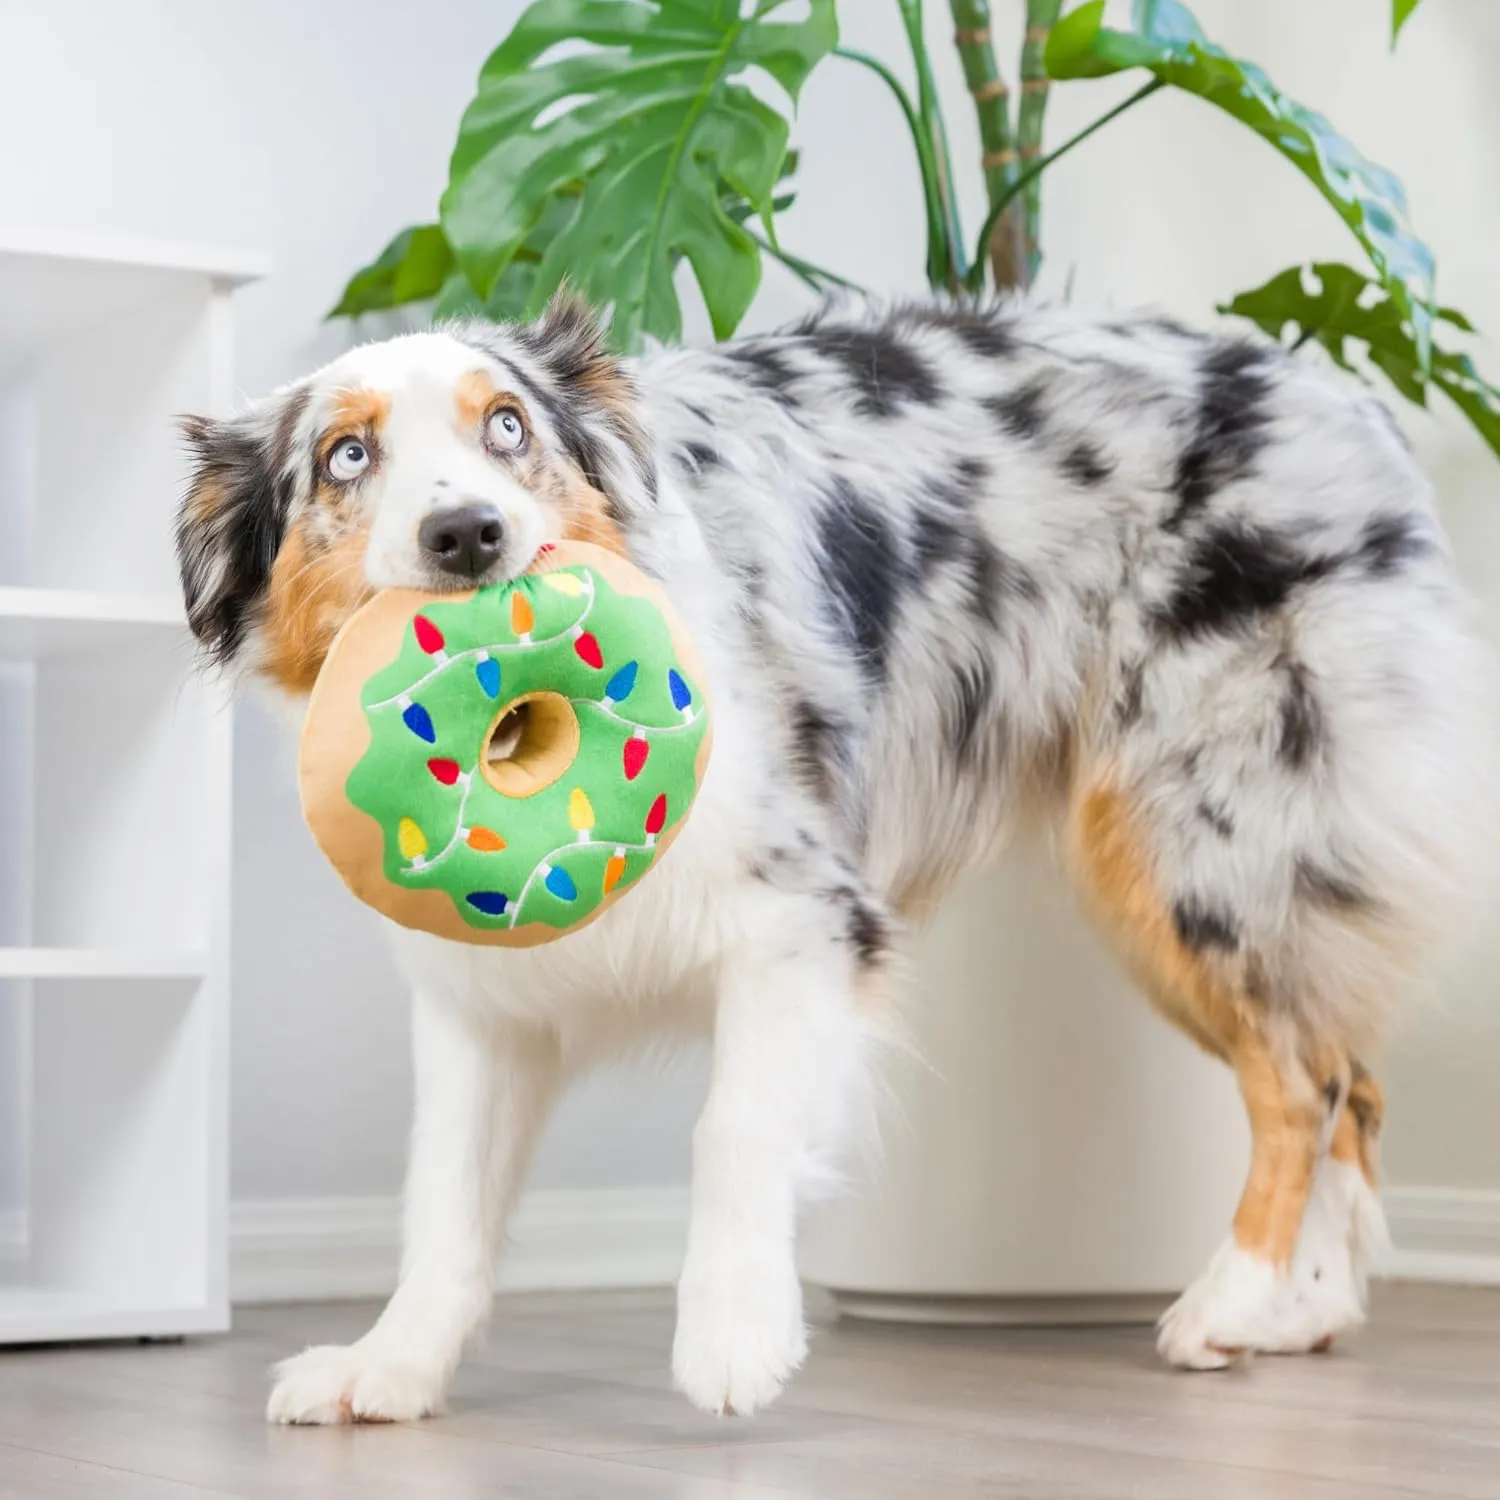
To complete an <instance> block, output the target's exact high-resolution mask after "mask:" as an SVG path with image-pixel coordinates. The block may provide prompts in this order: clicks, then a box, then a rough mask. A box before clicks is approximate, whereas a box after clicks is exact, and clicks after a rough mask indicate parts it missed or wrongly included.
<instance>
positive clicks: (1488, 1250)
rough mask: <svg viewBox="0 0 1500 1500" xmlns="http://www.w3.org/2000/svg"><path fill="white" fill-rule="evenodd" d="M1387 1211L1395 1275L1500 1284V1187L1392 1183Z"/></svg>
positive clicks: (1389, 1270)
mask: <svg viewBox="0 0 1500 1500" xmlns="http://www.w3.org/2000/svg"><path fill="white" fill-rule="evenodd" d="M1385 1212H1386V1218H1387V1220H1388V1221H1389V1223H1390V1228H1391V1241H1392V1245H1393V1247H1394V1248H1393V1250H1392V1252H1391V1255H1390V1258H1389V1260H1388V1262H1387V1265H1386V1274H1387V1276H1389V1277H1390V1278H1392V1279H1393V1280H1397V1281H1443V1282H1453V1283H1458V1284H1461V1285H1465V1286H1500V1191H1497V1190H1495V1189H1493V1188H1432V1187H1391V1188H1387V1189H1386V1191H1385Z"/></svg>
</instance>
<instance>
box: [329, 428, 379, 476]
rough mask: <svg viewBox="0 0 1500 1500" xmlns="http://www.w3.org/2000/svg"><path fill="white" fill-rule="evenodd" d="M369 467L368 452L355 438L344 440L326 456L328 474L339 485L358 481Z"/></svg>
mask: <svg viewBox="0 0 1500 1500" xmlns="http://www.w3.org/2000/svg"><path fill="white" fill-rule="evenodd" d="M369 467H370V450H369V449H368V448H366V447H365V445H364V444H363V443H361V442H360V441H359V440H358V439H357V438H345V439H344V441H343V442H341V443H340V444H339V445H338V446H337V447H336V448H335V449H334V450H333V452H332V453H331V454H329V456H328V472H329V474H330V475H331V476H332V477H333V478H334V479H336V480H338V482H339V483H340V484H347V483H348V482H349V481H350V480H351V479H358V478H359V476H360V475H361V474H363V473H364V472H365V470H366V469H368V468H369Z"/></svg>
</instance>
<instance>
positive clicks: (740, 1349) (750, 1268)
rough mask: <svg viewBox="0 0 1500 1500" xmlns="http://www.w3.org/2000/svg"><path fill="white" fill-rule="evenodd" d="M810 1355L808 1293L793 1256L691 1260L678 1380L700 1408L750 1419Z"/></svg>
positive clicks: (680, 1322)
mask: <svg viewBox="0 0 1500 1500" xmlns="http://www.w3.org/2000/svg"><path fill="white" fill-rule="evenodd" d="M703 1262H710V1263H709V1264H703ZM806 1357H807V1325H806V1324H805V1323H804V1322H803V1320H802V1287H801V1284H800V1283H799V1282H798V1280H797V1272H796V1268H795V1266H794V1265H793V1264H792V1262H791V1259H790V1256H789V1255H788V1256H785V1257H783V1256H780V1255H770V1256H766V1257H761V1258H756V1259H754V1260H753V1261H751V1260H747V1259H746V1258H745V1257H743V1256H741V1255H734V1256H730V1257H725V1258H716V1257H706V1256H705V1257H693V1256H690V1257H689V1262H688V1265H687V1266H686V1267H684V1269H683V1274H682V1281H681V1283H680V1284H679V1285H678V1288H677V1337H676V1339H675V1340H674V1341H673V1344H672V1378H673V1380H674V1382H675V1383H676V1386H677V1389H678V1390H679V1391H681V1392H682V1393H683V1395H684V1396H686V1397H687V1398H688V1400H689V1401H691V1402H692V1403H693V1405H694V1406H696V1407H697V1408H698V1409H699V1410H700V1411H706V1412H711V1413H713V1414H714V1415H716V1416H726V1417H727V1416H740V1417H748V1416H749V1415H750V1414H751V1413H752V1412H755V1411H758V1410H759V1409H760V1408H761V1407H762V1406H765V1405H766V1403H767V1402H769V1401H772V1400H774V1399H775V1398H776V1396H777V1395H779V1394H780V1392H781V1388H782V1386H784V1385H785V1384H786V1382H787V1380H788V1378H789V1377H790V1376H791V1375H792V1373H793V1372H794V1371H795V1370H796V1369H797V1368H798V1366H800V1365H801V1363H802V1361H803V1360H804V1359H805V1358H806Z"/></svg>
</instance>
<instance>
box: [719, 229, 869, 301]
mask: <svg viewBox="0 0 1500 1500" xmlns="http://www.w3.org/2000/svg"><path fill="white" fill-rule="evenodd" d="M745 232H746V233H747V234H748V235H749V236H750V238H751V239H752V240H754V241H755V242H756V244H758V245H759V246H760V248H761V249H762V250H764V251H765V252H766V253H767V254H768V255H771V256H774V257H775V259H777V260H779V261H780V262H781V263H782V265H784V266H785V267H786V268H787V270H789V271H790V272H791V273H792V274H793V275H794V276H796V277H797V279H798V280H799V281H801V282H803V283H804V284H805V285H807V286H810V287H811V288H812V289H813V291H815V292H822V291H826V290H827V289H828V288H829V287H830V286H841V287H844V288H845V289H847V290H848V291H851V292H863V291H864V288H863V287H862V286H860V284H859V283H858V282H857V281H848V280H846V279H845V278H844V277H842V276H840V275H838V273H837V272H835V271H828V270H825V269H824V268H823V267H822V266H819V265H814V264H813V262H812V261H810V260H803V259H802V257H801V256H800V255H793V254H792V252H791V251H790V250H785V249H783V248H782V247H781V246H780V245H773V244H772V243H771V241H770V240H769V239H767V238H766V237H765V236H764V235H761V234H757V233H756V232H755V231H754V230H753V229H748V228H747V229H746V231H745Z"/></svg>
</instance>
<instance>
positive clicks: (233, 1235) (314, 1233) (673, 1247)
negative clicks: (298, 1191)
mask: <svg viewBox="0 0 1500 1500" xmlns="http://www.w3.org/2000/svg"><path fill="white" fill-rule="evenodd" d="M400 1224H401V1207H400V1200H399V1199H397V1198H393V1197H392V1198H386V1197H379V1198H286V1199H271V1200H248V1201H247V1200H241V1201H239V1202H236V1203H234V1204H233V1205H231V1207H230V1213H229V1295H230V1298H231V1300H232V1301H235V1302H305V1301H312V1300H315V1299H316V1300H324V1299H349V1298H359V1297H382V1296H385V1295H386V1294H388V1293H389V1292H390V1291H391V1289H392V1288H393V1287H394V1285H395V1280H396V1267H397V1263H398V1261H399V1259H400V1238H401V1236H400ZM686 1243H687V1189H686V1188H682V1187H664V1188H658V1187H651V1188H596V1189H581V1190H576V1191H567V1190H562V1189H554V1190H551V1191H548V1190H540V1191H537V1192H532V1193H528V1194H526V1195H525V1196H524V1197H523V1198H522V1199H521V1202H520V1204H519V1205H518V1206H517V1209H516V1212H515V1213H514V1214H513V1215H512V1217H511V1223H510V1237H509V1243H508V1245H507V1247H506V1250H505V1253H504V1254H503V1255H502V1256H501V1258H500V1263H499V1266H498V1269H497V1277H496V1285H497V1286H498V1287H499V1288H500V1289H501V1290H505V1291H539V1290H546V1291H553V1290H569V1291H571V1290H580V1289H590V1288H602V1287H653V1286H670V1285H671V1284H672V1283H673V1282H674V1281H676V1279H677V1273H678V1271H679V1270H680V1269H681V1266H682V1252H683V1247H684V1246H685V1245H686Z"/></svg>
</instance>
